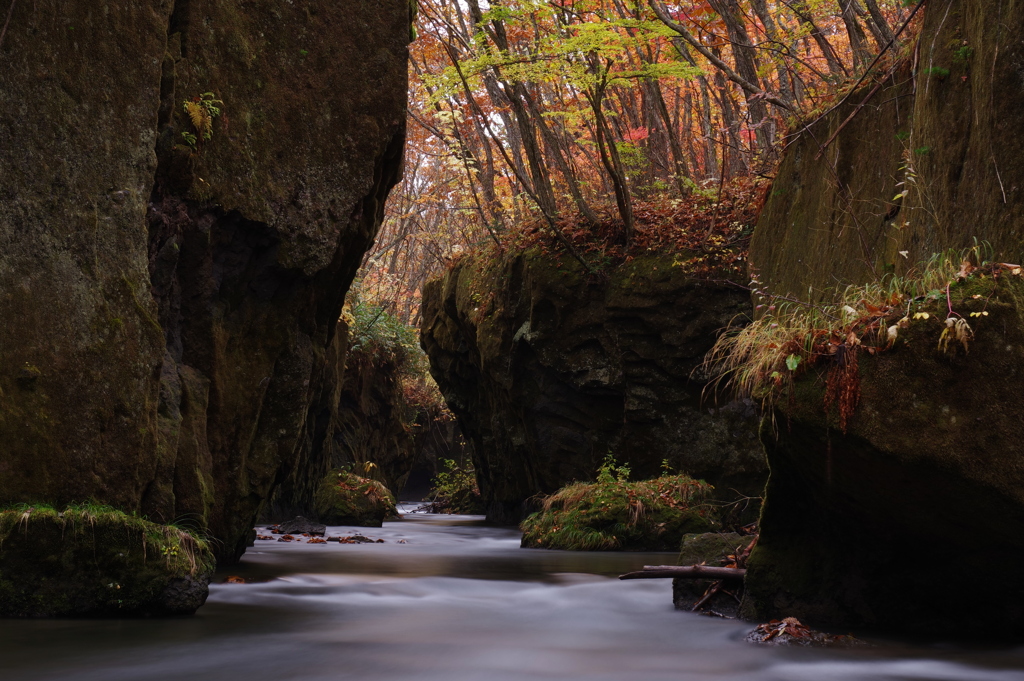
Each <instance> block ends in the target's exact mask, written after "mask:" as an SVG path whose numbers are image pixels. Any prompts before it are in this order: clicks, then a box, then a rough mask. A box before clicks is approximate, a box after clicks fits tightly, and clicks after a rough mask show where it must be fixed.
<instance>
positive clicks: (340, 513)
mask: <svg viewBox="0 0 1024 681" xmlns="http://www.w3.org/2000/svg"><path fill="white" fill-rule="evenodd" d="M314 503H315V504H316V512H317V516H318V517H319V519H320V522H323V523H327V524H328V525H356V526H358V527H380V526H381V525H382V524H383V523H384V520H385V519H387V518H391V517H393V516H396V515H398V509H397V508H396V507H395V497H394V496H392V494H391V492H390V491H388V488H387V487H385V486H384V483H382V482H378V481H377V480H373V479H370V478H363V477H360V476H358V475H356V474H355V473H353V472H351V471H348V470H344V469H335V470H333V471H331V472H330V473H328V474H327V476H326V477H325V478H324V479H323V481H322V482H321V483H320V487H319V488H318V489H317V491H316V496H315V497H314Z"/></svg>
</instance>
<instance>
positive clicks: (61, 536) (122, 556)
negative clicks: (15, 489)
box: [0, 504, 215, 617]
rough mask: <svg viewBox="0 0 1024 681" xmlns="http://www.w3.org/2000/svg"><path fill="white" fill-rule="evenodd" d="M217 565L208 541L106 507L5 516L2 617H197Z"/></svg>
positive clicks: (0, 550) (21, 510)
mask: <svg viewBox="0 0 1024 681" xmlns="http://www.w3.org/2000/svg"><path fill="white" fill-rule="evenodd" d="M214 567H215V565H214V559H213V554H212V552H211V551H210V548H209V546H208V544H207V543H206V542H205V541H203V540H201V539H198V538H196V537H195V536H193V535H192V534H190V533H189V532H187V531H185V530H182V529H179V528H177V527H172V526H167V525H158V524H156V523H151V522H149V521H147V520H143V519H142V518H139V517H136V516H132V515H128V514H125V513H122V512H121V511H118V510H115V509H113V508H110V507H107V506H69V507H67V508H65V509H64V510H61V511H58V510H57V509H54V508H51V507H47V506H39V505H37V506H29V505H25V504H22V505H19V506H17V507H11V508H7V509H4V510H0V616H4V617H76V616H139V615H175V614H190V613H193V612H195V610H196V609H197V608H199V606H201V605H202V604H203V603H204V602H205V601H206V596H207V594H208V592H209V590H208V585H209V582H210V575H211V574H212V572H213V570H214Z"/></svg>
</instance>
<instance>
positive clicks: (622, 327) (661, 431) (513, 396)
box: [422, 251, 766, 523]
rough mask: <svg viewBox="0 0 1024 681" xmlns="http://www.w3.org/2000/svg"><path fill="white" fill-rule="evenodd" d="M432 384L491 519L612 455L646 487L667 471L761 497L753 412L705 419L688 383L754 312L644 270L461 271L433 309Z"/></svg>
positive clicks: (431, 290)
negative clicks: (739, 320)
mask: <svg viewBox="0 0 1024 681" xmlns="http://www.w3.org/2000/svg"><path fill="white" fill-rule="evenodd" d="M423 301H424V303H423V326H422V342H423V347H424V349H425V350H426V351H427V354H428V355H429V357H430V363H431V372H432V374H433V375H434V378H435V380H436V381H437V384H438V385H439V386H440V387H441V391H442V393H444V396H445V399H446V401H447V402H448V405H449V406H450V407H451V409H452V410H453V411H454V412H455V413H456V415H457V416H458V417H459V423H460V425H461V427H462V429H463V432H464V433H465V435H466V438H467V440H469V442H470V443H471V445H472V449H473V457H474V464H475V466H476V471H477V475H478V479H479V483H480V491H481V494H482V496H483V498H484V500H485V503H486V504H487V513H488V517H489V518H490V519H491V520H494V521H498V522H508V523H511V522H518V521H519V520H520V519H521V517H522V515H523V513H524V511H525V510H526V507H525V504H524V502H525V501H526V500H527V499H528V498H529V497H532V496H534V495H536V494H537V493H538V492H541V493H551V492H554V491H555V490H556V489H558V488H559V487H561V486H563V485H565V484H567V483H568V482H570V481H573V480H589V479H592V478H593V476H594V474H595V471H596V469H597V467H598V466H599V465H600V463H601V461H602V460H603V459H604V457H605V456H606V455H607V454H609V453H611V454H613V455H614V456H616V457H617V458H618V460H619V461H620V462H622V463H628V464H630V465H631V466H632V468H633V473H634V475H635V476H636V477H638V478H643V477H648V476H651V475H655V474H657V473H658V472H659V470H660V469H661V464H662V462H663V461H667V462H668V464H669V465H670V466H671V467H672V468H675V469H678V470H682V471H683V472H685V473H688V474H690V475H692V476H694V477H698V478H705V479H706V480H707V481H708V482H711V483H712V484H713V485H715V486H716V487H718V488H719V491H720V493H721V494H722V495H726V496H735V495H736V492H735V491H734V490H738V491H740V492H741V493H743V494H747V495H750V496H760V494H761V491H762V489H763V485H764V480H765V477H766V468H765V462H764V456H763V453H762V451H761V445H760V443H759V442H758V440H757V435H756V429H757V422H758V415H757V413H756V412H755V410H754V409H753V406H752V405H747V404H743V403H731V404H729V405H727V406H723V408H722V409H711V408H710V405H709V403H706V404H703V405H702V403H701V392H702V388H703V387H704V383H703V382H702V381H701V380H691V375H692V374H693V372H694V370H695V369H697V368H698V367H699V365H700V364H701V362H702V360H703V357H704V354H705V353H706V352H707V351H708V349H710V347H711V345H712V344H713V343H714V341H715V338H716V336H717V332H718V331H719V330H720V329H721V328H723V327H725V326H727V325H728V324H729V322H730V320H731V319H732V318H733V317H735V316H736V315H738V314H741V313H742V312H744V311H745V310H746V309H748V307H749V305H750V303H749V297H748V296H747V295H744V294H743V292H741V291H737V290H735V289H730V288H727V287H725V286H722V285H714V284H708V283H706V282H698V281H694V280H692V279H690V278H688V277H687V276H686V275H685V274H684V273H683V271H682V270H681V269H680V268H679V267H675V266H674V265H673V257H672V256H671V255H669V256H661V257H655V256H648V257H638V258H635V259H634V260H633V261H632V262H630V263H627V264H624V265H621V266H619V267H618V268H616V269H615V270H613V271H612V272H610V273H609V276H608V277H607V278H605V279H590V278H588V277H586V276H584V275H583V273H582V272H581V271H580V270H579V268H578V266H576V265H575V264H574V263H566V262H563V263H558V262H557V261H556V260H555V259H554V258H553V257H550V256H542V255H539V254H538V253H536V252H533V251H527V252H525V253H521V254H518V255H516V256H514V257H512V256H510V257H509V258H508V259H501V260H499V261H489V260H488V258H487V256H479V257H475V258H473V257H470V258H465V259H463V260H461V261H459V263H458V264H457V265H456V266H455V267H454V268H453V269H452V270H451V271H450V272H448V274H447V275H445V277H444V278H443V279H441V280H437V281H434V282H431V283H430V284H428V285H427V286H426V287H425V288H424V293H423Z"/></svg>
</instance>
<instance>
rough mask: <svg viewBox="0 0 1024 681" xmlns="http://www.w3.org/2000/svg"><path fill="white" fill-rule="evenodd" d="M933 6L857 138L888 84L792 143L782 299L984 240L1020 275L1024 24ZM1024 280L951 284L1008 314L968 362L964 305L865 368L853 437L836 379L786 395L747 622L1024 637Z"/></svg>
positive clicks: (759, 265)
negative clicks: (948, 323) (956, 325)
mask: <svg viewBox="0 0 1024 681" xmlns="http://www.w3.org/2000/svg"><path fill="white" fill-rule="evenodd" d="M923 11H924V13H925V16H924V22H923V27H922V31H921V34H920V38H919V39H918V40H917V43H916V46H914V45H912V46H911V47H912V48H914V49H915V50H916V52H915V53H914V55H913V56H910V57H908V58H907V59H906V60H904V61H903V62H902V64H901V65H900V66H899V68H898V69H897V70H896V72H895V74H894V76H893V78H892V79H891V80H890V81H888V82H886V83H885V84H883V87H882V88H881V89H880V90H879V91H878V92H877V93H875V95H874V96H873V98H872V99H871V100H869V103H868V105H867V106H865V107H864V108H863V109H862V110H860V111H859V112H858V113H857V115H856V116H855V117H854V118H853V119H852V120H850V121H849V122H848V123H846V124H845V127H842V129H840V127H841V126H842V125H843V122H844V121H845V120H846V119H847V117H848V116H849V114H850V113H852V112H853V110H854V107H855V106H857V105H859V104H860V103H861V102H862V101H863V100H864V98H865V97H866V96H867V94H868V91H869V90H870V89H871V87H872V86H866V87H865V88H864V89H863V90H861V91H860V92H857V93H854V95H853V96H851V97H850V98H849V99H848V100H847V103H846V104H845V105H843V106H842V107H840V109H839V110H837V111H835V112H833V113H832V114H830V115H828V116H826V117H825V118H824V119H822V120H821V121H820V122H818V123H816V124H815V125H814V127H812V128H811V130H810V131H808V132H804V133H803V134H801V135H800V136H799V137H798V138H797V139H796V140H794V141H793V143H791V144H790V146H789V148H788V151H787V154H786V157H785V158H784V160H783V163H782V166H781V168H780V170H779V173H778V176H777V178H776V180H775V184H774V186H773V188H772V191H771V192H770V198H769V200H768V203H767V205H766V208H765V210H764V212H763V213H762V215H761V218H760V220H759V222H758V224H757V227H756V230H755V233H754V236H753V240H752V246H751V261H752V263H753V265H754V266H755V268H756V269H757V270H758V271H759V272H760V275H761V278H762V281H763V283H764V284H765V285H766V286H767V287H768V288H769V290H770V291H771V292H773V293H789V294H792V295H797V296H800V297H811V298H817V297H819V294H821V293H822V292H823V290H824V288H825V287H826V286H829V285H832V286H834V285H835V284H837V283H838V284H839V285H842V284H843V283H849V282H862V281H870V280H873V279H875V278H876V277H877V276H878V275H882V274H884V273H885V272H886V271H891V270H893V269H895V270H896V271H897V272H900V271H902V270H905V269H906V268H907V265H908V264H912V263H916V262H919V261H921V260H922V259H926V258H928V257H929V256H930V255H931V254H932V253H934V252H939V251H943V250H945V249H947V248H956V247H963V246H970V245H973V243H974V239H975V238H977V239H979V240H987V241H988V242H990V243H991V244H992V247H993V249H994V250H995V258H994V259H996V260H1001V261H1008V262H1019V260H1018V258H1019V257H1020V256H1021V253H1022V249H1024V223H1022V222H1021V221H1020V218H1019V216H1020V213H1021V208H1022V205H1024V193H1022V192H1024V165H1022V163H1021V159H1022V158H1024V155H1022V153H1021V152H1022V150H1024V149H1022V146H1024V137H1022V136H1021V135H1020V134H1019V130H1020V129H1021V125H1022V123H1024V120H1022V113H1021V112H1022V110H1024V109H1022V108H1021V103H1022V94H1021V81H1020V64H1021V63H1024V45H1022V44H1021V42H1020V40H1019V35H1020V34H1021V31H1022V30H1024V8H1022V7H1019V6H1006V5H998V6H997V5H996V4H994V3H988V2H980V1H979V2H964V1H961V0H940V1H939V2H929V3H928V5H927V6H926V8H925V9H924V10H923ZM833 134H835V140H834V141H833V142H832V143H831V145H830V146H828V147H827V149H825V151H824V152H823V153H822V154H821V156H820V158H819V157H818V151H819V148H820V146H821V143H823V142H824V141H826V140H827V139H829V137H830V136H831V135H833ZM899 183H904V184H899ZM904 188H906V189H907V192H908V193H907V194H906V196H903V197H902V198H896V199H894V197H897V195H899V194H901V193H902V192H903V190H904ZM900 251H905V252H906V253H905V256H906V257H904V254H901V253H900ZM971 281H974V280H971ZM1017 281H1018V280H1017V279H1016V278H1015V277H1012V276H1010V275H1009V274H1007V275H1006V277H1005V280H1004V281H1002V282H1001V283H1000V285H999V286H998V287H996V288H993V289H990V290H985V289H984V288H983V287H982V288H979V289H978V290H977V291H975V294H977V295H981V298H980V299H979V300H975V299H973V298H970V297H967V298H965V299H961V296H962V294H963V291H962V289H961V286H966V287H967V288H968V289H969V288H970V287H971V286H977V285H978V284H977V282H974V283H969V284H966V285H961V286H954V287H953V296H954V301H953V309H954V310H955V311H956V312H958V313H959V314H962V315H964V316H965V317H966V316H967V315H968V313H969V311H977V312H980V311H981V309H982V307H984V305H985V301H986V300H987V299H988V298H989V296H990V295H991V296H992V299H991V301H989V302H988V307H987V311H988V312H989V313H990V314H989V316H982V317H968V320H969V322H970V323H971V325H972V326H974V329H975V332H976V335H977V338H976V340H975V341H974V342H973V343H972V344H971V346H970V354H967V355H965V354H963V352H962V350H961V351H960V353H959V354H958V355H957V356H956V357H948V356H946V355H944V354H942V353H939V352H938V350H937V349H936V348H937V344H938V340H939V337H940V335H941V332H942V329H943V328H944V327H943V323H942V321H941V320H944V319H945V318H946V316H947V310H946V303H945V301H941V302H939V303H937V305H936V308H935V309H933V310H932V315H933V316H932V317H931V319H930V320H923V321H922V320H918V321H913V322H911V327H910V329H908V330H906V331H901V332H900V334H901V339H900V341H899V342H898V343H897V344H896V347H895V348H894V349H893V350H892V351H889V352H885V353H882V354H880V355H878V356H877V357H874V358H871V357H868V356H866V354H865V353H861V360H860V381H861V386H860V391H861V397H860V405H859V407H858V408H857V410H856V412H855V414H854V415H853V417H852V418H851V420H850V423H849V432H848V433H847V434H843V433H841V432H840V431H839V430H838V429H837V428H836V427H835V423H830V422H829V421H827V420H826V419H825V417H824V414H823V408H822V387H821V385H820V383H818V382H815V381H814V380H812V379H810V378H805V379H804V380H802V381H800V382H798V386H797V388H798V389H797V393H796V395H795V396H794V398H793V399H792V400H790V399H788V398H786V397H783V398H782V399H780V400H779V413H778V414H777V415H776V427H775V428H774V429H771V428H766V430H765V431H764V432H763V436H764V440H765V442H766V451H767V454H768V459H769V464H770V467H771V479H770V481H769V485H768V488H767V493H766V501H765V507H764V511H763V516H762V526H761V539H760V542H759V543H758V546H757V548H756V549H755V550H754V553H753V555H752V556H751V561H750V572H749V573H748V577H747V580H746V582H747V583H746V588H747V591H746V601H745V612H746V614H747V615H748V616H750V617H753V618H755V619H761V620H763V619H766V618H770V617H779V616H796V617H799V618H800V619H801V620H802V621H805V622H808V623H812V624H817V625H821V626H827V625H834V626H843V627H846V626H851V627H852V626H865V627H872V628H878V629H890V630H896V631H903V632H923V633H927V634H934V635H942V636H964V635H969V634H983V635H1006V634H1010V635H1019V634H1020V632H1021V630H1022V629H1024V609H1022V608H1021V607H1020V603H1021V602H1022V596H1024V594H1022V592H1021V586H1020V583H1019V580H1017V579H1016V578H1015V577H1011V576H1008V574H1009V573H1008V572H1004V571H1002V570H1001V569H998V568H996V567H995V565H996V564H997V563H998V564H1004V565H1012V564H1016V563H1017V562H1019V560H1020V558H1021V557H1022V554H1024V543H1022V542H1021V541H1020V540H1018V539H1016V538H1015V533H1014V530H1013V528H1015V527H1016V526H1017V525H1018V524H1019V522H1020V521H1021V519H1022V517H1024V496H1022V494H1021V490H1022V489H1024V477H1022V476H1024V466H1022V465H1021V462H1020V456H1019V455H1020V452H1021V451H1022V448H1021V442H1022V439H1021V438H1022V437H1024V430H1022V423H1024V405H1022V403H1021V400H1020V385H1021V380H1022V378H1024V329H1022V323H1021V322H1022V319H1024V307H1022V300H1021V289H1020V284H1019V283H1017ZM989 283H991V282H989ZM809 289H811V290H810V291H809ZM968 292H969V291H968ZM904 341H909V345H906V344H904ZM993 555H998V556H999V559H998V561H995V562H994V561H993V560H992V556H993Z"/></svg>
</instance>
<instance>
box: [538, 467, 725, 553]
mask: <svg viewBox="0 0 1024 681" xmlns="http://www.w3.org/2000/svg"><path fill="white" fill-rule="evenodd" d="M713 490H714V488H713V487H712V486H711V485H709V484H707V483H706V482H703V481H701V480H694V479H693V478H691V477H689V476H686V475H664V476H662V477H659V478H654V479H653V480H643V481H638V482H630V481H629V468H628V467H626V466H616V465H615V462H614V460H612V459H611V458H609V459H606V460H605V463H604V464H603V465H602V466H601V467H600V468H599V469H598V477H597V482H589V483H588V482H578V483H574V484H572V485H569V486H567V487H563V488H562V489H560V490H558V491H557V492H555V493H554V494H552V495H551V496H549V497H547V498H545V499H544V501H543V510H542V511H540V512H538V513H534V514H532V515H531V516H529V517H528V518H527V519H526V520H524V521H523V523H522V525H520V529H522V531H523V541H522V546H523V548H545V549H565V550H570V551H671V550H675V549H677V548H678V547H679V543H680V541H681V539H682V537H683V535H684V534H687V533H691V532H713V531H716V530H718V529H719V527H720V525H721V523H720V520H719V517H718V515H719V514H718V509H717V507H715V506H714V505H712V504H711V503H710V495H711V493H712V492H713Z"/></svg>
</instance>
